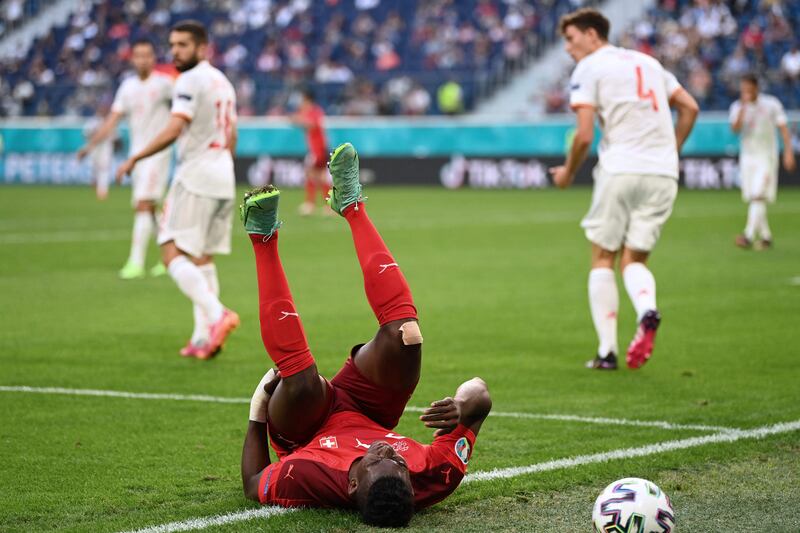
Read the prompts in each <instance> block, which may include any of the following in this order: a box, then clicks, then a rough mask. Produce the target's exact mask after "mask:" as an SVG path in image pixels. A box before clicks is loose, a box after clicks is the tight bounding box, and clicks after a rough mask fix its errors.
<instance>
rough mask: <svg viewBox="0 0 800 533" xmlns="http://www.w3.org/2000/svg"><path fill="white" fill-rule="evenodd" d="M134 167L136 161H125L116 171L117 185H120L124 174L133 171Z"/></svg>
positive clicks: (131, 159)
mask: <svg viewBox="0 0 800 533" xmlns="http://www.w3.org/2000/svg"><path fill="white" fill-rule="evenodd" d="M135 166H136V161H135V160H134V159H133V158H130V159H126V160H125V161H124V162H123V163H122V164H121V165H120V166H119V168H118V169H117V175H116V180H117V185H122V178H124V177H125V175H126V174H130V173H131V172H132V171H133V167H135Z"/></svg>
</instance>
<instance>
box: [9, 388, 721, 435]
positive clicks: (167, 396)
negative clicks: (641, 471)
mask: <svg viewBox="0 0 800 533" xmlns="http://www.w3.org/2000/svg"><path fill="white" fill-rule="evenodd" d="M0 392H27V393H34V394H66V395H71V396H106V397H111V398H125V399H134V400H172V401H188V402H209V403H237V404H238V403H248V404H249V403H250V399H249V398H230V397H224V396H207V395H203V394H174V393H157V392H127V391H115V390H98V389H67V388H63V387H29V386H25V385H18V386H5V385H0ZM424 410H425V408H424V407H416V406H407V407H406V412H409V413H421V412H423V411H424ZM489 416H493V417H499V418H518V419H529V420H555V421H561V422H581V423H585V424H599V425H605V426H609V425H610V426H638V427H650V428H659V429H667V430H689V431H714V432H717V431H723V432H724V431H736V428H729V427H723V426H707V425H702V424H673V423H672V422H664V421H661V420H629V419H626V418H605V417H591V416H578V415H562V414H541V413H514V412H503V411H497V412H495V411H492V413H490V415H489Z"/></svg>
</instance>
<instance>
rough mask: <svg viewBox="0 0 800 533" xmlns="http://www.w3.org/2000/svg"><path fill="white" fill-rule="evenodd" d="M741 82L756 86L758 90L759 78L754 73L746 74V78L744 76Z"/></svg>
mask: <svg viewBox="0 0 800 533" xmlns="http://www.w3.org/2000/svg"><path fill="white" fill-rule="evenodd" d="M741 81H746V82H748V83H752V84H753V85H755V86H756V88H758V76H757V75H756V74H755V73H753V72H749V73H747V74H745V75H744V76H742V80H741Z"/></svg>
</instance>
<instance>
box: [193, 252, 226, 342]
mask: <svg viewBox="0 0 800 533" xmlns="http://www.w3.org/2000/svg"><path fill="white" fill-rule="evenodd" d="M197 268H199V269H200V272H202V273H203V277H205V279H206V282H207V283H208V288H209V289H211V292H212V293H214V296H217V297H219V280H218V279H217V267H216V266H215V265H214V263H208V264H205V265H199V266H198V267H197ZM193 312H194V331H193V332H192V343H193V344H203V343H205V341H207V340H208V327H209V326H210V325H211V323H210V322H209V321H208V319H207V318H206V315H205V313H204V312H203V309H202V308H201V307H200V306H199V305H197V304H194V309H193Z"/></svg>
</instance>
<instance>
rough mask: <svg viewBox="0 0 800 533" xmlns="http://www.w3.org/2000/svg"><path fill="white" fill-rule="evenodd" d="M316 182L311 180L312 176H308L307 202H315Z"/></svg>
mask: <svg viewBox="0 0 800 533" xmlns="http://www.w3.org/2000/svg"><path fill="white" fill-rule="evenodd" d="M314 188H315V185H314V182H313V181H311V178H306V203H309V204H313V203H314V200H315V198H314V193H315V191H314Z"/></svg>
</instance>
